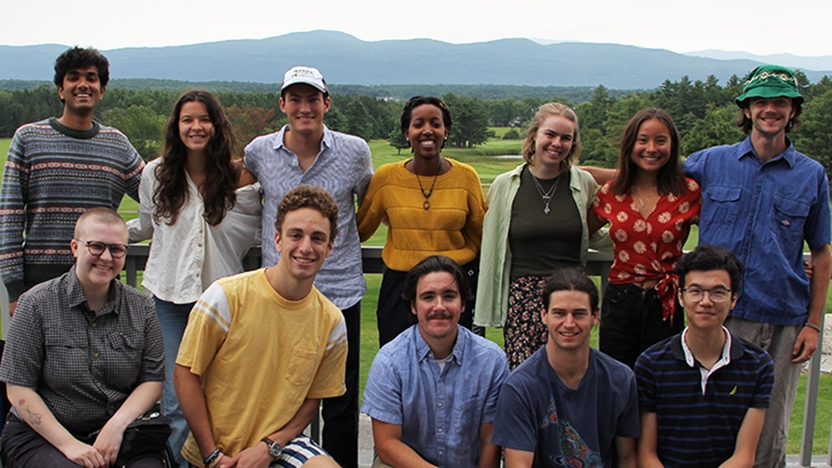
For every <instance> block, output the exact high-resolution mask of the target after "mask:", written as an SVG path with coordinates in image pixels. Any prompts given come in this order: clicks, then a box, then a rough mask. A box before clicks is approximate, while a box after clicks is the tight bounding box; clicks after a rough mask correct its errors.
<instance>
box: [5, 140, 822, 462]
mask: <svg viewBox="0 0 832 468" xmlns="http://www.w3.org/2000/svg"><path fill="white" fill-rule="evenodd" d="M501 132H502V131H498V135H501V134H502V133H501ZM9 143H10V140H9V139H0V158H2V161H3V163H5V158H6V155H7V154H8V147H9ZM521 145H522V142H521V141H518V140H502V139H499V138H492V139H491V140H489V141H488V143H487V144H485V145H483V146H481V147H478V148H474V149H471V150H467V149H464V150H463V149H456V148H448V149H445V150H444V151H443V155H444V156H447V157H450V158H454V159H456V160H458V161H461V162H465V163H466V164H470V165H471V166H473V167H474V168H475V169H476V170H477V172H478V173H479V174H480V178H481V179H482V182H483V186H484V188H485V189H486V190H487V188H488V187H489V186H490V185H491V182H492V181H493V180H494V178H495V177H496V176H497V175H499V174H501V173H503V172H506V171H508V170H509V169H512V168H514V167H515V166H516V165H517V164H519V163H520V162H521V161H520V160H519V159H503V158H500V159H497V158H494V157H493V156H497V155H500V156H502V155H519V154H520V149H521ZM370 149H371V151H372V153H373V164H374V166H375V167H378V166H380V165H382V164H386V163H389V162H396V161H403V160H405V159H407V158H409V157H410V151H409V150H402V152H401V154H397V150H396V149H395V148H393V147H392V146H390V145H389V144H388V142H387V141H386V140H373V141H371V142H370ZM137 210H138V204H137V203H136V202H135V201H133V200H131V199H130V198H127V197H125V199H124V201H123V202H122V204H121V206H120V208H119V213H121V215H122V216H123V217H124V218H125V219H132V218H134V217H136V216H137ZM386 236H387V230H386V228H385V227H384V226H382V227H381V228H380V229H379V230H378V232H376V234H375V235H374V236H373V237H372V238H370V239H369V240H368V241H367V242H365V245H384V242H385V240H386ZM698 239H699V229H698V226H693V228H692V230H691V235H690V238H689V239H688V241H687V243H686V244H685V249H693V248H694V247H696V244H697V242H698ZM365 277H366V279H367V286H368V291H367V294H366V295H365V296H364V299H363V300H362V302H361V305H362V307H361V309H362V310H361V377H360V379H361V390H362V395H363V389H364V382H366V380H367V374H368V372H369V370H370V365H371V364H372V361H373V357H375V354H376V352H377V350H378V331H377V328H376V315H375V310H376V304H377V302H378V289H379V286H380V284H381V275H376V274H372V275H365ZM139 281H140V282H141V277H140V278H139ZM830 302H832V297H830V298H829V299H827V310H829V309H830V308H832V303H830ZM486 336H487V337H488V338H489V339H491V340H492V341H494V342H496V343H497V344H499V345H500V346H502V345H503V336H502V330H499V329H488V330H487V332H486ZM592 345H593V346H596V345H597V330H595V331H594V332H593V337H592ZM805 386H806V377H805V376H803V377H801V379H800V388H799V390H798V397H797V401H796V402H795V407H794V408H795V410H794V412H793V413H792V420H791V424H790V431H789V445H788V453H798V452H799V450H800V439H801V435H802V426H803V408H804V404H805V397H804V395H805ZM362 398H363V396H362ZM830 424H832V376H830V375H822V376H821V381H820V395H819V397H818V410H817V422H816V425H815V428H816V429H815V440H814V447H813V452H814V453H815V454H823V453H827V451H828V441H829V428H830Z"/></svg>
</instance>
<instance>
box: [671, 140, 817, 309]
mask: <svg viewBox="0 0 832 468" xmlns="http://www.w3.org/2000/svg"><path fill="white" fill-rule="evenodd" d="M685 169H686V170H687V173H688V175H690V176H691V177H693V178H694V179H696V181H697V182H699V185H701V186H702V212H701V215H700V218H699V228H700V233H699V243H700V244H715V245H720V246H723V247H725V248H727V249H729V250H730V251H732V252H734V254H736V255H737V257H739V259H740V260H742V263H743V266H744V271H743V279H744V281H743V290H742V291H741V292H740V296H739V300H738V301H737V306H736V307H735V308H734V310H733V311H732V312H731V316H733V317H739V318H742V319H745V320H752V321H755V322H762V323H771V324H776V325H800V324H802V323H804V322H806V319H807V317H808V314H809V299H810V292H809V279H808V278H807V277H806V273H805V272H804V271H803V241H804V240H805V241H806V242H807V243H808V244H809V248H810V249H812V250H815V249H818V248H820V247H823V245H824V244H827V243H829V238H830V227H829V181H828V180H827V178H826V172H825V171H824V169H823V166H821V165H820V164H819V163H818V162H817V161H814V160H812V159H809V158H808V157H806V156H804V155H802V154H800V153H798V152H797V151H796V150H795V149H794V145H793V144H791V143H789V147H788V148H787V149H786V151H784V152H783V153H782V154H780V155H779V156H777V157H775V158H773V159H772V160H771V161H769V162H767V163H765V164H763V162H762V161H761V160H760V158H759V157H757V155H756V153H755V152H754V148H753V147H752V145H751V139H750V138H746V139H745V140H744V141H742V142H740V143H737V144H734V145H731V146H717V147H713V148H708V149H704V150H702V151H698V152H696V153H694V154H692V155H690V156H689V157H688V158H687V161H685Z"/></svg>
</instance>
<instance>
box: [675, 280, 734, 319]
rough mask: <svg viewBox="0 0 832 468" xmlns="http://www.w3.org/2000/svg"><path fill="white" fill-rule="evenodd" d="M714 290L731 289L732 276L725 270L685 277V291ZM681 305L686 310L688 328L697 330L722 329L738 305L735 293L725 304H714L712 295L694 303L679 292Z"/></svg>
mask: <svg viewBox="0 0 832 468" xmlns="http://www.w3.org/2000/svg"><path fill="white" fill-rule="evenodd" d="M714 288H724V289H727V290H730V289H731V276H730V275H729V274H728V272H727V271H725V270H708V271H690V272H688V273H687V274H686V275H685V289H686V290H690V289H699V290H706V289H707V290H713V289H714ZM679 303H680V304H682V306H683V307H684V308H685V315H686V316H687V318H688V326H689V327H691V328H695V329H714V328H718V329H722V324H723V323H725V319H726V318H727V317H728V312H730V311H731V309H733V308H734V305H736V303H737V295H736V293H734V292H733V291H732V292H731V293H730V296H729V299H728V300H726V301H724V302H714V301H713V300H711V294H710V293H708V294H705V295H704V297H702V300H701V301H699V302H693V301H691V300H690V299H689V298H688V294H687V293H686V292H684V291H679Z"/></svg>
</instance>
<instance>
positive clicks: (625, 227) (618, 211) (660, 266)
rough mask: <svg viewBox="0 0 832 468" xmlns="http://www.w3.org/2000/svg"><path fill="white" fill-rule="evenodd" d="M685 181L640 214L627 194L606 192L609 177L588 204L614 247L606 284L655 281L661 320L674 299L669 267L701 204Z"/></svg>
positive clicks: (696, 191) (673, 277) (694, 189)
mask: <svg viewBox="0 0 832 468" xmlns="http://www.w3.org/2000/svg"><path fill="white" fill-rule="evenodd" d="M685 180H686V183H687V188H688V190H687V192H685V193H683V194H681V195H679V196H676V195H673V194H672V193H671V194H669V195H666V196H664V195H663V196H661V197H659V200H658V201H657V202H656V206H655V207H654V208H653V211H651V212H650V214H649V215H648V216H647V217H646V218H645V217H644V216H642V214H641V212H639V210H638V207H637V206H636V201H635V200H634V199H633V196H632V195H630V194H629V193H627V194H625V195H614V194H613V193H612V192H611V191H610V185H611V184H612V182H607V183H606V184H605V185H604V186H603V187H601V190H599V191H598V194H597V195H596V196H595V202H594V203H593V206H592V211H593V213H595V214H596V215H597V216H598V217H599V218H601V219H605V220H607V221H609V223H610V237H611V238H612V241H613V245H614V250H615V259H614V260H613V263H612V268H611V269H610V283H613V284H628V283H641V282H644V281H651V280H658V281H659V282H658V283H657V284H656V286H655V287H656V292H657V293H658V296H659V299H660V300H661V301H662V309H663V312H664V318H665V319H667V318H668V317H669V316H672V315H673V310H674V306H675V303H676V288H677V286H676V283H677V282H678V281H677V280H678V278H677V277H676V275H675V274H674V273H673V268H674V267H675V266H676V261H677V260H679V257H681V256H682V247H683V246H684V245H685V241H686V240H687V239H688V234H689V233H690V225H691V224H693V223H698V222H699V208H700V206H701V204H702V199H701V192H700V189H699V185H698V184H697V183H696V182H695V181H694V180H693V179H689V178H687V179H685Z"/></svg>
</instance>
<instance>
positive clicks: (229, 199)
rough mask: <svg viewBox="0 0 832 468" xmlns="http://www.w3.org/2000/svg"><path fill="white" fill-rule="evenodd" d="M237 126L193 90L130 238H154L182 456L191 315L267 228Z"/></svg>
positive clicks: (178, 110)
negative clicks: (179, 370) (179, 389)
mask: <svg viewBox="0 0 832 468" xmlns="http://www.w3.org/2000/svg"><path fill="white" fill-rule="evenodd" d="M239 155H240V152H239V147H238V146H237V144H236V140H235V139H234V135H233V133H232V131H231V125H230V123H229V122H228V119H227V117H226V116H225V113H224V112H223V110H222V107H221V106H220V103H219V101H218V100H217V98H216V97H214V95H213V94H211V93H209V92H207V91H201V90H193V91H188V92H186V93H185V94H183V95H182V96H180V97H179V99H178V100H177V101H176V103H175V104H174V106H173V110H172V111H171V114H170V117H168V121H167V123H166V125H165V147H164V150H163V152H162V156H161V157H159V158H157V159H155V160H153V161H151V162H150V163H149V164H148V165H147V166H146V167H145V169H144V172H142V181H141V186H140V189H139V195H140V200H141V204H140V206H139V218H138V219H134V220H132V221H130V222H129V223H128V228H129V232H130V242H137V241H141V240H146V239H148V238H150V237H151V236H152V239H153V241H152V243H151V248H150V256H149V258H148V260H147V266H146V267H145V271H144V278H143V280H142V286H144V288H145V289H146V290H147V291H150V292H151V293H152V294H153V298H154V301H155V303H156V313H157V314H158V316H159V322H160V323H161V325H162V333H163V335H164V340H165V374H166V375H165V385H164V398H163V401H164V411H165V414H167V415H168V416H169V417H171V418H173V420H174V422H173V424H172V425H171V426H172V429H173V434H171V438H170V442H171V447H172V448H173V451H174V453H175V454H176V457H177V461H178V462H179V464H180V465H181V466H188V465H187V463H186V462H185V460H184V459H182V458H181V455H180V454H179V452H180V450H181V449H182V445H183V444H184V442H185V438H186V437H187V435H188V426H187V423H186V422H185V419H184V417H183V416H182V410H181V409H180V408H179V401H178V400H177V398H176V391H175V390H174V387H173V370H174V367H175V364H176V354H177V352H178V351H179V342H180V341H181V340H182V334H183V333H184V331H185V326H186V325H187V323H188V315H189V313H190V311H191V308H192V307H193V305H194V303H195V302H196V300H197V299H198V298H199V296H200V295H201V294H202V292H203V291H204V290H205V289H206V288H207V287H208V286H209V285H210V284H211V283H212V282H213V281H215V280H217V279H219V278H222V277H225V276H229V275H233V274H235V273H239V272H241V271H243V264H242V258H243V257H244V256H245V255H246V253H247V252H248V249H249V247H250V246H251V244H252V242H253V241H254V240H255V239H256V237H257V232H258V229H259V227H260V213H261V211H262V206H261V204H260V186H259V184H256V183H253V182H254V179H253V177H252V176H251V175H250V174H249V173H248V172H247V171H246V170H245V169H244V168H243V167H242V164H240V163H239V162H238V161H239V159H238V157H239Z"/></svg>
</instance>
